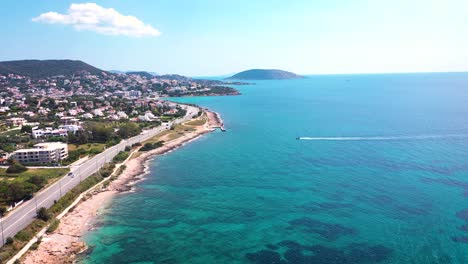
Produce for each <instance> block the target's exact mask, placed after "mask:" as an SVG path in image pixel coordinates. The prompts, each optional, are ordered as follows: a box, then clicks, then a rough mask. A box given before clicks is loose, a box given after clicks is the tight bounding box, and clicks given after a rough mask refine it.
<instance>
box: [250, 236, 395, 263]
mask: <svg viewBox="0 0 468 264" xmlns="http://www.w3.org/2000/svg"><path fill="white" fill-rule="evenodd" d="M277 245H278V246H279V247H282V248H283V250H282V251H283V252H284V253H283V254H282V255H281V254H280V253H278V252H276V251H273V250H260V251H257V252H255V253H247V254H246V255H245V256H246V258H247V259H248V260H250V261H251V262H252V263H255V264H276V263H279V264H359V263H378V262H381V261H384V260H387V259H388V258H390V256H391V255H392V250H391V249H389V248H387V247H385V246H382V245H368V244H365V243H353V244H350V245H348V246H346V247H343V248H331V247H326V246H322V245H314V246H305V245H301V244H299V243H298V242H295V241H292V240H283V241H281V242H279V243H278V244H277Z"/></svg>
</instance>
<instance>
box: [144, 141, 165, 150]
mask: <svg viewBox="0 0 468 264" xmlns="http://www.w3.org/2000/svg"><path fill="white" fill-rule="evenodd" d="M162 145H164V142H163V141H158V142H156V143H145V145H143V147H141V148H140V151H149V150H152V149H157V148H159V147H161V146H162Z"/></svg>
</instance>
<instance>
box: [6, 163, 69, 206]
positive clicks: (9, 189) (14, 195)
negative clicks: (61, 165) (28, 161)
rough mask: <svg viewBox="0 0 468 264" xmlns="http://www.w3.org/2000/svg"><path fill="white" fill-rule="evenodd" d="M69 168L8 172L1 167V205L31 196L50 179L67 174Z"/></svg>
mask: <svg viewBox="0 0 468 264" xmlns="http://www.w3.org/2000/svg"><path fill="white" fill-rule="evenodd" d="M68 171H69V170H68V169H30V170H27V171H24V172H21V173H8V172H7V170H6V169H2V168H0V206H7V205H9V204H12V203H14V202H18V201H21V200H23V199H28V198H31V197H32V195H33V194H34V193H35V192H37V191H38V190H40V189H42V188H43V187H44V186H45V185H47V183H48V182H49V180H51V179H54V178H57V177H60V176H63V175H65V174H66V173H67V172H68Z"/></svg>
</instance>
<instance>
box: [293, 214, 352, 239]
mask: <svg viewBox="0 0 468 264" xmlns="http://www.w3.org/2000/svg"><path fill="white" fill-rule="evenodd" d="M289 224H290V228H299V229H302V230H303V231H305V232H308V233H315V234H318V235H320V236H321V237H323V238H325V239H328V240H332V241H333V240H336V239H338V238H340V237H341V236H344V235H354V234H356V233H357V230H356V229H354V228H350V227H345V226H343V225H340V224H329V223H325V222H322V221H319V220H315V219H312V218H308V217H303V218H299V219H294V220H291V221H289Z"/></svg>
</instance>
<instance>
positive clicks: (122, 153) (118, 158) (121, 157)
mask: <svg viewBox="0 0 468 264" xmlns="http://www.w3.org/2000/svg"><path fill="white" fill-rule="evenodd" d="M127 158H128V152H126V151H120V152H119V154H117V155H115V157H114V159H113V160H112V161H113V162H122V161H124V160H125V159H127Z"/></svg>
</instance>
